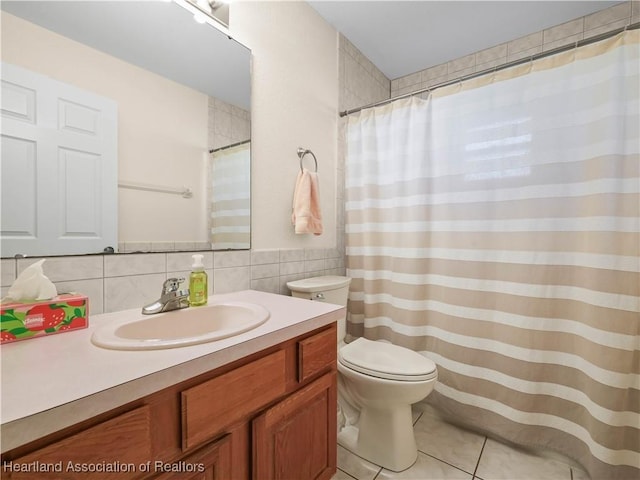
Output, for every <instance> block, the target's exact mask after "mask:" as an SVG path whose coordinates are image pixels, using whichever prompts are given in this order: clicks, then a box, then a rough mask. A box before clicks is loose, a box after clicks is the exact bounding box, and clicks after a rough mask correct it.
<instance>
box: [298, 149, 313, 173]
mask: <svg viewBox="0 0 640 480" xmlns="http://www.w3.org/2000/svg"><path fill="white" fill-rule="evenodd" d="M307 153H310V154H311V156H312V157H313V161H314V162H315V164H316V169H315V171H316V172H317V171H318V159H317V158H316V156H315V155H314V154H313V152H312V151H311V150H309V149H308V148H302V147H298V157H300V171H303V168H302V159H303V158H304V156H305V155H306V154H307Z"/></svg>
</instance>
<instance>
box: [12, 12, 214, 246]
mask: <svg viewBox="0 0 640 480" xmlns="http://www.w3.org/2000/svg"><path fill="white" fill-rule="evenodd" d="M2 60H3V61H6V62H9V63H13V64H15V65H19V66H21V67H24V68H27V69H30V70H32V71H36V72H38V73H41V74H44V75H47V76H50V77H52V78H55V79H57V80H60V81H63V82H66V83H69V84H72V85H75V86H77V87H79V88H82V89H85V90H89V91H91V92H94V93H96V94H98V95H101V96H104V97H108V98H111V99H113V100H115V101H116V102H117V103H118V122H119V124H118V157H119V158H118V170H119V172H118V178H119V180H126V181H129V182H139V183H151V184H159V185H168V186H177V187H182V186H183V185H185V186H189V187H190V188H191V189H192V190H193V191H194V197H193V198H191V199H188V200H187V199H183V198H182V197H180V196H178V195H167V194H163V193H150V192H140V191H134V190H125V189H120V190H119V208H118V224H119V225H118V228H119V232H118V238H119V242H120V243H122V242H124V241H127V242H129V241H132V242H136V241H148V240H150V239H156V240H158V239H159V240H165V241H190V242H194V241H206V240H207V238H208V237H207V218H206V202H205V195H206V185H205V183H204V181H203V179H204V178H205V177H206V175H205V173H206V150H207V124H208V97H207V96H206V95H204V94H202V93H200V92H197V91H195V90H193V89H190V88H187V87H184V86H182V85H180V84H178V83H175V82H173V81H170V80H167V79H165V78H163V77H160V76H158V75H156V74H154V73H151V72H148V71H146V70H143V69H141V68H138V67H136V66H134V65H131V64H129V63H126V62H123V61H121V60H119V59H116V58H115V57H112V56H109V55H106V54H104V53H102V52H99V51H97V50H94V49H92V48H89V47H86V46H85V45H82V44H80V43H77V42H75V41H72V40H69V39H68V38H66V37H63V36H60V35H58V34H55V33H53V32H51V31H49V30H45V29H43V28H41V27H39V26H37V25H34V24H32V23H29V22H26V21H24V20H22V19H20V18H17V17H15V16H13V15H10V14H8V13H6V12H2ZM168 218H170V219H171V222H170V225H169V224H168V222H167V219H168Z"/></svg>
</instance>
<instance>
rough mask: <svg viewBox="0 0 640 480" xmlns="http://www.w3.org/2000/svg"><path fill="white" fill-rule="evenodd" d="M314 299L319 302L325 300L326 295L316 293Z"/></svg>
mask: <svg viewBox="0 0 640 480" xmlns="http://www.w3.org/2000/svg"><path fill="white" fill-rule="evenodd" d="M314 298H315V299H317V300H324V293H316V294H315V295H314Z"/></svg>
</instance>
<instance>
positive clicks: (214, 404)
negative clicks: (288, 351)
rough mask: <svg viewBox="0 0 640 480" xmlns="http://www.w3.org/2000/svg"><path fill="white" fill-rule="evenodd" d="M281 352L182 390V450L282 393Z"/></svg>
mask: <svg viewBox="0 0 640 480" xmlns="http://www.w3.org/2000/svg"><path fill="white" fill-rule="evenodd" d="M285 389H286V377H285V352H284V350H280V351H277V352H275V353H272V354H270V355H267V356H266V357H264V358H261V359H259V360H256V361H254V362H251V363H249V364H247V365H244V366H242V367H239V368H236V369H235V370H232V371H230V372H228V373H225V374H223V375H220V376H219V377H216V378H213V379H211V380H209V381H207V382H204V383H201V384H200V385H197V386H195V387H193V388H189V389H187V390H184V391H183V392H182V450H183V451H184V450H187V449H189V448H192V447H195V446H197V445H199V444H201V443H203V442H206V441H207V440H209V439H211V438H213V437H214V436H215V435H217V434H219V433H221V432H223V430H224V429H225V428H226V427H227V426H229V425H232V424H233V423H235V422H237V421H239V420H241V419H242V418H244V417H246V416H247V415H249V414H251V413H253V412H255V411H256V410H259V409H260V408H262V407H264V406H265V405H267V404H268V403H270V402H271V401H273V400H275V399H276V398H278V397H280V396H281V395H283V394H284V393H285Z"/></svg>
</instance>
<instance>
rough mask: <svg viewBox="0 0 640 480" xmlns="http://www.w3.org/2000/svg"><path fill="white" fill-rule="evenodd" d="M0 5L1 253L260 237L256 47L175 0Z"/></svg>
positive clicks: (244, 242)
mask: <svg viewBox="0 0 640 480" xmlns="http://www.w3.org/2000/svg"><path fill="white" fill-rule="evenodd" d="M0 5H1V8H2V16H1V20H2V30H1V32H2V58H1V59H2V99H3V101H2V172H1V173H2V191H1V193H2V205H1V208H2V231H1V242H2V243H1V244H0V248H1V254H2V256H3V257H12V256H14V255H16V254H24V255H29V256H33V255H43V256H44V255H63V254H67V255H70V254H86V253H100V252H103V251H105V250H104V249H105V248H106V249H107V250H106V251H110V250H109V247H111V248H112V249H113V250H114V251H116V252H118V253H127V252H146V251H184V250H201V249H216V250H218V249H224V250H226V249H248V248H249V247H250V241H249V239H250V151H251V150H250V145H251V142H250V140H251V139H250V132H251V126H250V121H251V120H250V104H251V100H250V85H251V73H250V69H251V65H250V64H251V52H250V50H249V49H247V48H246V47H245V46H243V45H242V44H240V43H238V42H237V41H235V40H234V39H232V38H230V37H229V36H228V35H226V34H225V33H223V32H222V31H220V30H218V29H216V28H214V27H213V26H211V25H209V24H206V23H205V24H199V23H197V22H195V21H194V15H193V13H192V12H189V11H187V10H186V9H185V8H183V7H182V6H181V5H179V4H177V3H175V2H168V1H127V2H122V1H100V2H95V1H90V0H87V1H26V2H25V1H7V0H3V1H2V2H1V4H0ZM47 109H48V110H47ZM41 122H43V123H41ZM109 162H110V165H111V167H110V168H107V166H106V164H107V163H109ZM38 237H39V241H34V238H35V239H36V240H37V239H38Z"/></svg>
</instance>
